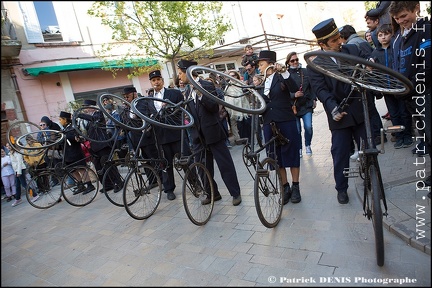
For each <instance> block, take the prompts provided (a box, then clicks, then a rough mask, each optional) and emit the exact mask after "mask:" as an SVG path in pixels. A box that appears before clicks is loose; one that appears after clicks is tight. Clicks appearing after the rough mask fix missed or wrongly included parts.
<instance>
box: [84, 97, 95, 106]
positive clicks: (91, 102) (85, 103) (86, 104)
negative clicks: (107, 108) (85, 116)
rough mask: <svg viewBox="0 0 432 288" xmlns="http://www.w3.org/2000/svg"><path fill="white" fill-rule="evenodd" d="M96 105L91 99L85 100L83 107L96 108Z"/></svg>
mask: <svg viewBox="0 0 432 288" xmlns="http://www.w3.org/2000/svg"><path fill="white" fill-rule="evenodd" d="M95 105H96V101H94V100H91V99H85V100H84V102H83V104H82V106H95Z"/></svg>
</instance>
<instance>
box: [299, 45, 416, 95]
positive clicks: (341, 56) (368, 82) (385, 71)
mask: <svg viewBox="0 0 432 288" xmlns="http://www.w3.org/2000/svg"><path fill="white" fill-rule="evenodd" d="M304 59H305V60H306V63H307V64H308V66H310V67H311V68H312V69H314V70H315V71H317V72H320V73H323V74H325V75H327V76H330V77H333V78H335V79H337V80H339V81H342V82H345V83H348V84H351V85H353V84H354V85H358V86H360V87H362V88H365V89H369V90H373V91H376V92H382V93H388V94H393V95H406V94H409V93H410V92H411V91H412V90H413V89H414V87H413V84H412V83H411V81H410V80H408V79H407V78H406V77H405V76H403V75H402V74H400V73H398V72H396V71H394V70H392V69H390V68H388V67H386V66H384V65H381V64H378V63H374V62H371V61H367V60H366V59H363V58H360V57H357V56H353V55H349V54H345V53H340V52H339V53H338V52H324V51H313V52H308V53H306V54H305V55H304ZM333 59H335V60H336V62H337V63H335V60H333Z"/></svg>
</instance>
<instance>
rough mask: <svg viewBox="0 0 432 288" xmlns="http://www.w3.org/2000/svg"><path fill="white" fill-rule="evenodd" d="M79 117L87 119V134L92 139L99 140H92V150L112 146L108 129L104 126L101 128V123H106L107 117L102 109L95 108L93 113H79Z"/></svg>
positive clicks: (96, 150)
mask: <svg viewBox="0 0 432 288" xmlns="http://www.w3.org/2000/svg"><path fill="white" fill-rule="evenodd" d="M78 117H79V118H82V119H85V120H87V121H88V122H87V127H86V129H87V133H88V134H87V135H88V137H89V138H90V139H95V140H98V141H97V142H96V141H91V142H90V150H91V152H98V151H100V150H102V149H104V148H109V147H111V146H110V145H111V144H112V143H111V142H108V139H109V135H108V134H107V130H106V129H105V128H104V129H102V128H100V126H101V125H102V124H101V123H106V121H105V117H104V115H103V113H102V111H100V110H95V111H94V112H93V114H85V113H79V114H78ZM99 141H101V142H99Z"/></svg>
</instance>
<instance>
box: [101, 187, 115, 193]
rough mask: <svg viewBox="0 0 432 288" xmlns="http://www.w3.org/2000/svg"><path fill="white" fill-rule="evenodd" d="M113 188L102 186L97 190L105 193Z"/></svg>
mask: <svg viewBox="0 0 432 288" xmlns="http://www.w3.org/2000/svg"><path fill="white" fill-rule="evenodd" d="M113 189H114V188H113V187H108V188H102V189H100V190H99V192H100V193H105V192H108V191H111V190H113Z"/></svg>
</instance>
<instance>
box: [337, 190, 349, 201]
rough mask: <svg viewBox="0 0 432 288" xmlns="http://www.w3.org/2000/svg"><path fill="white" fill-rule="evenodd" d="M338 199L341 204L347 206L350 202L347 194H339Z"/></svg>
mask: <svg viewBox="0 0 432 288" xmlns="http://www.w3.org/2000/svg"><path fill="white" fill-rule="evenodd" d="M337 199H338V202H339V204H347V203H348V202H349V197H348V194H347V192H338V195H337Z"/></svg>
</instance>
